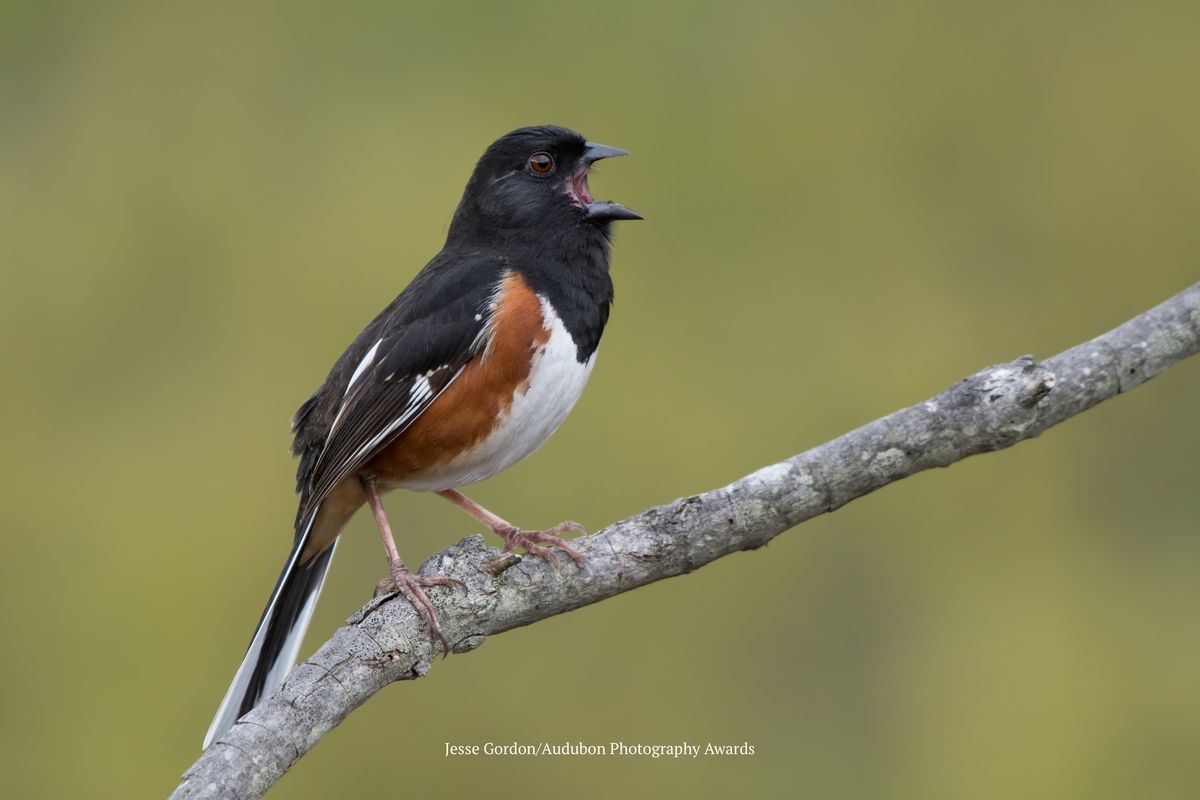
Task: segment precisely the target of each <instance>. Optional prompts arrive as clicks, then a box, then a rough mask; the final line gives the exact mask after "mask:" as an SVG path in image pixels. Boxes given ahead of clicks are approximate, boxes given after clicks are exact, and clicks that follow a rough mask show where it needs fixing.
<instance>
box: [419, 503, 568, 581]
mask: <svg viewBox="0 0 1200 800" xmlns="http://www.w3.org/2000/svg"><path fill="white" fill-rule="evenodd" d="M438 494H439V495H441V496H442V497H444V498H446V499H447V500H449V501H450V502H451V503H454V505H456V506H458V507H459V508H461V509H462V510H463V511H466V512H467V513H468V514H470V515H471V516H472V517H474V518H475V519H477V520H479V521H480V522H482V523H483V524H484V525H486V526H488V528H489V529H490V530H491V531H492V532H493V533H495V534H496V535H497V536H499V537H500V538H501V539H503V540H504V552H506V553H507V552H509V551H511V550H512V549H513V548H514V547H523V548H524V549H525V552H527V553H530V554H531V555H535V556H540V557H541V558H544V559H546V560H547V561H549V562H550V563H551V564H554V563H557V562H556V561H555V560H554V558H553V556H552V555H551V551H550V548H551V547H553V548H557V549H559V550H562V551H563V552H564V553H566V554H567V555H569V556H570V557H571V560H573V561H574V562H575V563H576V564H577V565H578V566H579V567H580V568H581V569H582V568H583V565H584V563H586V562H585V561H584V558H583V555H582V554H581V553H580V552H579V551H578V550H576V549H575V548H574V547H571V545H569V544H567V543H566V542H565V541H563V538H562V535H561V534H563V533H564V532H566V531H579V532H580V533H586V532H587V531H585V530H584V529H583V526H582V525H580V524H579V523H578V522H560V523H558V524H557V525H555V526H554V527H553V528H548V529H547V530H544V531H523V530H521V529H520V528H518V527H517V526H516V525H513V524H512V523H510V522H506V521H505V520H503V519H501V518H500V517H498V516H496V515H495V514H493V513H492V512H491V511H488V510H487V509H486V508H484V507H483V506H481V505H479V504H478V503H476V502H475V501H474V500H472V499H470V498H469V497H467V496H466V495H464V494H462V493H461V492H456V491H455V490H453V489H445V490H443V491H440V492H438ZM543 545H549V547H544V546H543Z"/></svg>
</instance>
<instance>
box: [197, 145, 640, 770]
mask: <svg viewBox="0 0 1200 800" xmlns="http://www.w3.org/2000/svg"><path fill="white" fill-rule="evenodd" d="M623 155H628V153H626V152H625V151H624V150H618V149H617V148H615V147H606V146H605V145H601V144H594V143H592V142H588V141H585V140H584V138H583V137H582V136H580V135H579V134H577V133H575V132H574V131H570V130H567V129H566V128H559V127H554V126H541V127H532V128H521V129H520V130H516V131H513V132H512V133H510V134H508V135H506V136H503V137H501V138H500V139H498V140H497V141H496V142H494V143H493V144H492V145H491V146H490V147H488V149H487V151H486V152H484V154H483V156H482V158H480V159H479V162H478V163H477V164H476V165H475V171H474V172H473V173H472V175H471V179H470V180H469V181H468V182H467V187H466V189H465V191H464V192H463V196H462V200H461V201H460V202H459V204H458V209H457V210H456V211H455V212H454V218H453V220H452V221H451V223H450V231H449V234H448V235H447V237H446V244H445V246H444V247H443V248H442V250H441V252H440V253H438V254H437V255H436V256H434V257H433V260H432V261H430V262H429V263H428V264H426V265H425V267H424V268H423V269H422V270H421V271H420V272H419V273H418V274H417V276H416V277H415V278H414V279H413V281H412V283H410V284H409V285H408V286H407V287H406V288H405V289H404V291H402V292H401V293H400V295H399V296H398V297H397V298H396V299H395V300H393V301H392V302H391V303H390V304H389V305H388V306H387V308H385V309H384V310H383V311H382V312H380V313H379V315H378V316H377V317H375V319H374V320H372V321H371V323H370V324H369V325H367V327H366V328H364V329H363V331H362V333H360V334H359V335H358V338H356V339H355V340H354V343H353V344H351V345H350V347H349V348H347V350H346V352H344V353H343V354H342V356H341V358H339V359H338V360H337V362H336V363H335V364H334V365H333V369H331V370H330V371H329V375H328V377H326V378H325V382H324V383H323V384H321V387H320V388H319V389H317V391H316V392H314V393H313V395H312V397H310V398H308V400H306V401H305V402H304V404H303V405H301V406H300V409H299V410H298V411H297V412H296V416H295V419H294V420H293V422H292V431H293V433H294V437H295V438H294V440H293V445H292V452H293V453H294V454H295V455H297V456H299V458H300V467H299V470H298V474H297V491H298V493H299V495H300V507H299V510H298V512H297V514H296V537H295V542H294V544H293V545H292V551H291V554H290V555H289V556H288V559H287V563H286V564H285V565H284V567H283V572H281V573H280V575H279V580H278V581H277V582H276V583H275V589H274V591H272V592H271V597H270V600H268V601H267V607H266V609H264V610H263V614H262V618H261V619H260V620H259V623H258V627H257V629H256V630H255V632H254V638H253V639H252V640H251V642H250V646H249V648H248V649H247V651H246V656H245V658H244V659H243V660H242V664H241V666H240V667H239V668H238V671H237V674H236V675H235V676H234V679H233V683H232V685H230V687H229V690H228V691H227V692H226V694H225V699H224V700H223V701H222V702H221V707H220V709H218V711H217V715H216V717H215V718H214V719H213V721H212V725H211V726H210V727H209V729H208V734H207V736H206V737H205V739H204V746H205V747H208V745H209V743H210V742H212V741H213V740H214V739H215V738H216V737H218V736H220V735H222V734H223V733H225V732H226V731H227V730H229V728H231V727H232V726H233V724H234V722H236V721H237V719H238V718H239V717H241V716H242V715H243V714H245V713H246V712H247V711H249V710H250V709H252V708H254V706H255V705H257V704H258V703H259V701H260V700H261V699H262V698H263V697H265V696H267V695H269V694H270V693H271V692H272V691H274V690H275V688H276V687H278V686H279V684H281V683H282V682H283V679H284V677H285V676H286V675H287V672H288V670H290V669H291V667H292V664H293V662H294V661H295V659H296V654H297V652H298V650H299V648H300V642H301V639H302V638H303V637H304V631H305V628H307V627H308V623H309V620H310V619H311V618H312V613H313V610H314V608H315V606H316V603H317V596H318V595H319V594H320V592H321V585H322V583H323V582H324V580H325V574H326V572H327V570H328V569H329V564H330V561H331V560H332V558H333V552H334V547H335V545H336V543H337V539H338V536H339V534H341V532H342V529H343V528H344V527H345V525H346V523H347V522H348V521H349V520H350V518H351V517H352V516H353V515H354V512H355V511H357V510H358V509H359V507H360V506H363V505H368V506H370V508H371V512H372V514H373V515H374V517H375V522H376V524H377V525H378V527H379V535H380V537H381V538H382V540H383V545H384V549H385V551H386V552H387V560H388V571H389V573H390V576H391V577H390V579H389V581H388V582H387V583H388V588H391V589H394V590H398V591H400V592H402V593H403V594H404V595H405V596H406V597H407V598H408V600H409V601H410V602H411V603H412V604H413V606H414V607H415V608H416V610H417V612H418V613H419V614H420V615H421V616H423V617H424V619H425V621H426V622H427V623H428V625H429V627H430V630H431V632H432V635H433V636H434V637H436V638H437V639H438V640H439V641H440V642H441V644H442V647H443V650H448V649H449V648H448V647H447V645H446V641H445V637H444V636H443V634H442V630H441V627H440V626H439V625H438V621H437V619H436V617H435V616H434V613H433V606H432V604H431V603H430V602H429V598H428V597H427V596H426V594H425V591H424V587H427V586H431V585H437V586H445V585H456V584H457V585H461V584H459V583H458V581H454V580H452V579H450V578H447V577H425V576H419V575H413V574H412V573H411V572H409V570H408V568H407V567H405V565H404V562H403V561H401V560H400V555H399V553H398V552H397V550H396V543H395V541H394V540H393V538H392V531H391V527H390V526H389V524H388V519H387V516H386V515H385V513H384V509H383V504H382V503H381V501H380V494H381V493H383V492H385V491H388V490H390V489H395V488H398V487H399V488H404V489H413V490H419V491H427V492H436V493H437V494H439V495H441V496H442V497H444V498H446V499H447V500H449V501H450V502H452V503H454V504H455V505H457V506H459V507H460V508H462V509H463V510H465V511H466V512H467V513H468V514H470V515H471V516H473V517H474V518H475V519H477V520H479V521H480V522H482V523H483V524H484V525H486V526H487V527H488V528H490V529H491V530H492V531H494V532H495V533H497V534H499V535H500V536H501V537H502V538H503V539H504V548H505V550H511V549H512V548H514V547H522V548H524V549H525V550H526V551H527V552H530V553H532V554H535V555H538V556H541V557H543V558H548V559H549V558H550V557H551V555H550V548H557V549H559V550H562V551H563V552H564V553H566V554H567V555H568V556H570V557H571V558H572V559H573V560H574V561H575V562H576V563H579V564H581V565H582V557H581V556H580V554H579V553H578V552H577V551H576V550H575V549H574V548H572V547H571V546H570V545H568V544H566V543H565V542H564V541H563V539H562V536H561V535H562V534H563V533H564V532H566V531H567V530H571V529H578V528H579V526H578V525H576V524H575V523H572V522H564V523H561V524H559V525H556V526H554V527H553V528H550V529H548V530H545V531H526V530H522V529H520V528H518V527H516V526H515V525H512V524H510V523H508V522H506V521H504V520H503V519H501V518H500V517H498V516H497V515H495V514H493V513H492V512H490V511H488V510H487V509H485V508H483V507H482V506H479V505H477V504H476V503H474V502H472V501H471V500H469V499H467V498H466V497H464V496H463V495H462V494H460V493H459V492H458V491H457V490H458V488H459V487H460V486H465V485H467V484H470V483H475V482H476V481H481V480H483V479H484V478H487V477H489V476H491V475H494V474H496V473H497V472H499V471H500V470H502V469H504V468H505V467H508V466H511V465H512V464H514V463H516V462H517V461H519V460H521V459H522V458H524V457H525V456H527V455H529V454H530V453H532V452H533V451H534V450H536V449H537V448H538V446H539V445H541V443H542V442H543V441H545V440H546V437H548V436H549V435H550V434H551V433H553V432H554V429H555V428H557V427H558V426H559V424H560V423H561V422H562V421H563V418H564V417H566V415H567V412H568V411H570V410H571V407H572V406H573V405H574V404H575V401H576V400H577V399H578V397H579V395H580V393H581V392H582V391H583V386H584V383H585V382H586V381H587V378H588V374H589V373H590V372H591V370H592V365H593V363H594V361H595V356H596V347H597V345H598V344H599V343H600V335H601V334H602V333H603V332H604V325H605V323H606V322H607V320H608V311H609V305H610V304H611V303H612V296H613V288H612V280H611V278H610V277H609V274H608V260H609V247H610V240H611V233H610V225H611V223H612V222H613V221H614V220H621V219H641V217H640V216H639V215H638V214H636V213H634V212H633V211H630V210H629V209H627V208H625V207H623V206H621V205H618V204H617V203H614V202H611V201H605V200H602V201H597V200H593V199H592V196H591V193H590V190H589V189H588V168H589V167H590V166H591V165H592V164H593V163H594V162H596V161H598V160H600V159H602V158H610V157H612V156H623Z"/></svg>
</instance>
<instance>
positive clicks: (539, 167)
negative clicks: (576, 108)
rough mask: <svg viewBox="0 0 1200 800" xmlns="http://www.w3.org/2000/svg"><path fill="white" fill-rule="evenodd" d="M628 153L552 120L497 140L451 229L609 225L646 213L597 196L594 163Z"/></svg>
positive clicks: (456, 233)
mask: <svg viewBox="0 0 1200 800" xmlns="http://www.w3.org/2000/svg"><path fill="white" fill-rule="evenodd" d="M624 155H629V154H628V153H626V152H625V151H624V150H618V149H617V148H615V147H607V146H605V145H602V144H595V143H593V142H589V141H586V140H585V139H584V138H583V137H582V136H580V135H579V134H578V133H575V131H572V130H568V129H567V128H559V127H556V126H553V125H541V126H537V127H533V128H521V129H519V130H515V131H513V132H512V133H510V134H507V135H506V136H502V137H501V138H499V139H497V140H496V141H495V142H493V143H492V145H491V147H489V148H488V149H487V150H486V151H485V152H484V154H483V157H482V158H480V159H479V163H478V164H476V165H475V172H474V173H473V174H472V175H471V180H470V181H469V182H468V183H467V188H466V191H464V192H463V198H462V202H460V203H459V205H458V210H457V211H456V212H455V213H454V221H453V222H452V223H451V225H450V237H451V238H452V239H453V238H455V237H460V238H466V239H476V238H479V237H480V236H485V237H486V236H487V235H488V234H501V235H511V234H514V233H515V234H518V235H519V234H520V233H521V232H522V231H525V230H528V231H547V230H550V231H566V230H569V229H573V228H578V229H581V231H582V232H588V233H590V232H595V231H597V230H598V231H599V232H602V233H607V232H608V225H609V223H611V222H612V221H613V220H617V219H641V218H642V217H641V216H640V215H638V214H636V213H635V212H633V211H630V210H629V209H627V208H625V207H624V206H621V205H618V204H617V203H614V202H612V201H610V200H599V201H597V200H593V199H592V195H591V191H590V190H589V189H588V183H587V177H588V168H589V167H591V165H592V164H593V163H595V162H596V161H599V160H600V159H602V158H610V157H612V156H624Z"/></svg>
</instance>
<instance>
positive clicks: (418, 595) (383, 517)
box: [362, 478, 467, 653]
mask: <svg viewBox="0 0 1200 800" xmlns="http://www.w3.org/2000/svg"><path fill="white" fill-rule="evenodd" d="M362 485H363V489H365V490H366V493H367V504H368V505H370V506H371V513H372V514H373V515H374V516H375V524H376V525H377V526H378V527H379V538H380V539H382V540H383V549H384V552H386V553H387V560H388V572H389V573H390V575H391V579H390V580H387V579H385V580H383V581H381V582H380V588H381V589H383V590H385V591H391V590H399V591H400V593H401V594H403V595H404V596H405V597H406V598H408V602H410V603H412V606H413V608H415V609H416V610H417V613H418V614H420V615H421V616H422V617H424V619H425V622H427V623H428V624H429V629H430V630H431V631H432V632H433V635H434V636H435V637H437V640H438V641H439V642H441V643H442V650H443V652H444V653H449V652H450V645H449V644H448V643H447V642H446V635H445V634H444V633H442V626H441V625H439V624H438V621H437V616H436V615H435V614H434V613H433V603H431V602H430V601H429V596H428V595H427V594H425V588H424V587H426V586H457V587H458V588H460V589H462V590H463V591H464V592H465V591H466V590H467V587H466V584H464V583H463V582H462V581H458V580H455V579H454V578H448V577H446V576H444V575H437V576H434V577H426V576H424V575H413V574H412V573H411V572H409V571H408V567H406V566H405V565H404V561H402V560H401V559H400V551H399V550H397V549H396V540H395V538H393V537H392V526H391V525H389V524H388V518H387V514H386V513H384V510H383V501H382V500H381V499H380V498H379V489H378V488H377V487H376V486H375V480H374V479H373V478H363V479H362Z"/></svg>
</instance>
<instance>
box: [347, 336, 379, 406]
mask: <svg viewBox="0 0 1200 800" xmlns="http://www.w3.org/2000/svg"><path fill="white" fill-rule="evenodd" d="M381 344H383V339H380V340H379V341H378V342H376V343H375V344H373V345H371V349H370V350H368V351H367V354H366V355H365V356H363V358H362V361H360V362H358V366H357V367H355V368H354V374H353V375H351V376H350V382H349V383H347V384H346V391H344V392H342V399H343V400H344V399H346V395H348V394H350V388H351V387H352V386H354V384H355V382H356V381H357V380H358V379H359V378H361V377H362V374H363V373H364V372H366V371H367V369H368V368H369V367H370V366H371V364H373V363H375V354H376V353H378V352H379V345H381Z"/></svg>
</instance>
